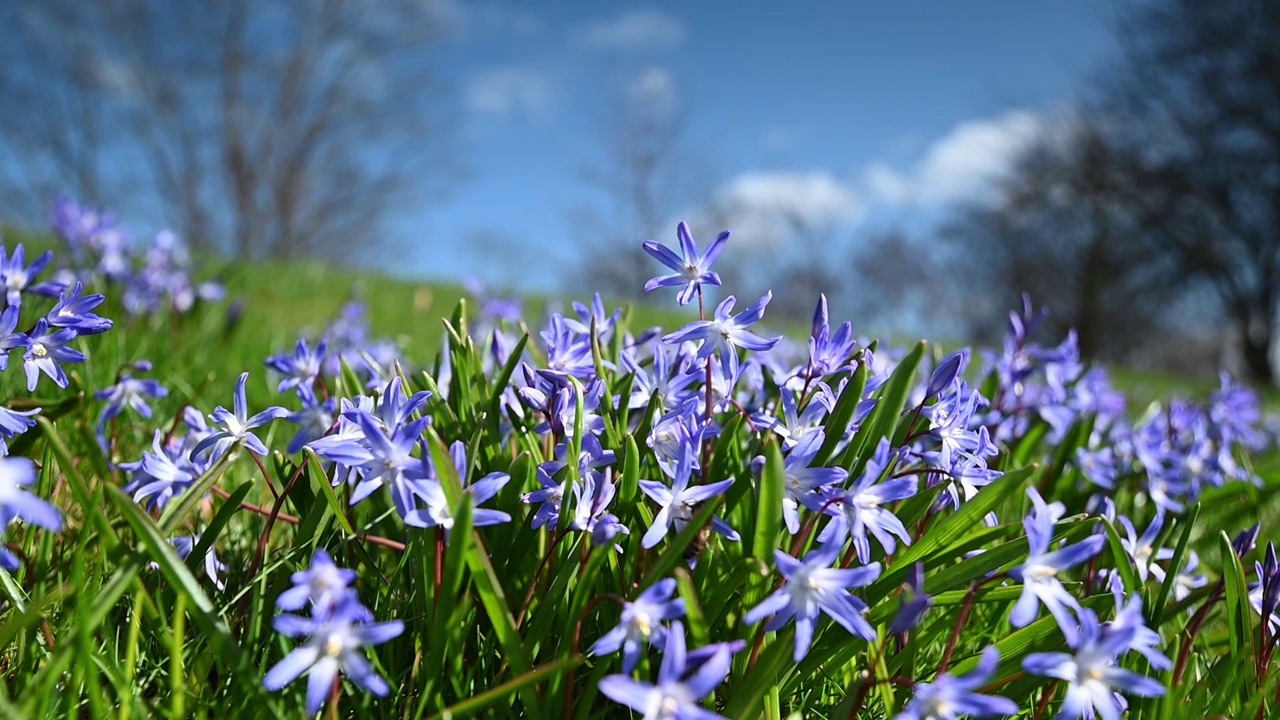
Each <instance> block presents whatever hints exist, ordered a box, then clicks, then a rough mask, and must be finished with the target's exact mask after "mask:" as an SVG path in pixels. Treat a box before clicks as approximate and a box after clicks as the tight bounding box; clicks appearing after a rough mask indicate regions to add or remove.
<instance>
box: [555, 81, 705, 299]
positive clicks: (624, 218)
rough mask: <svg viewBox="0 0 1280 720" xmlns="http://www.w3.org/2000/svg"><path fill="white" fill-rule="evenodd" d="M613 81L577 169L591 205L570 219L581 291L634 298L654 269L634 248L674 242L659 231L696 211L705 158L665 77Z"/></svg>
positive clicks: (670, 235) (574, 211)
mask: <svg viewBox="0 0 1280 720" xmlns="http://www.w3.org/2000/svg"><path fill="white" fill-rule="evenodd" d="M620 77H623V78H625V79H623V80H619V81H614V82H611V83H610V91H609V92H608V94H607V97H606V99H605V104H604V106H603V107H602V108H601V111H600V114H599V116H598V118H597V120H596V123H595V127H596V135H595V138H594V152H593V155H592V157H591V159H590V160H589V161H587V162H585V163H583V165H582V166H581V167H580V168H579V176H580V177H581V179H582V182H583V184H584V185H586V186H587V187H589V188H591V189H592V190H595V191H596V193H595V194H596V199H595V200H594V201H592V202H588V203H584V204H582V205H579V206H577V207H575V208H572V209H571V211H570V215H571V218H572V222H573V224H574V228H575V230H574V232H575V234H576V235H577V236H578V243H579V246H580V247H581V248H582V250H583V253H582V257H583V258H584V260H583V263H584V266H583V270H584V278H585V282H584V283H583V285H584V286H585V287H589V288H592V289H598V290H601V291H602V292H606V293H609V294H612V295H614V296H618V297H639V296H640V295H642V294H643V290H644V281H645V279H646V278H648V277H650V276H651V275H652V274H653V271H654V270H655V269H656V266H655V265H654V263H653V260H652V259H650V258H649V256H648V255H646V254H645V253H644V251H643V250H641V248H640V245H641V243H642V242H643V241H644V240H647V239H658V240H659V241H661V242H668V243H669V242H670V241H673V238H674V234H675V226H674V225H671V226H670V227H667V226H666V225H668V224H670V221H672V220H673V218H674V216H675V213H678V212H680V211H682V210H688V209H690V208H693V207H697V206H698V205H699V204H700V202H701V197H702V195H703V194H704V188H705V187H706V184H707V183H706V175H705V167H706V158H705V157H704V156H702V155H699V154H698V153H697V152H696V151H695V150H693V149H692V148H691V144H690V143H689V140H688V112H689V110H688V108H687V106H686V105H685V104H684V102H683V101H682V100H681V99H680V97H679V93H678V90H677V88H676V87H675V86H674V84H673V83H672V81H671V80H670V77H669V76H667V75H666V74H665V72H664V71H662V70H660V69H658V68H647V69H642V70H639V71H638V72H628V73H625V74H622V75H620ZM709 239H710V238H708V240H709Z"/></svg>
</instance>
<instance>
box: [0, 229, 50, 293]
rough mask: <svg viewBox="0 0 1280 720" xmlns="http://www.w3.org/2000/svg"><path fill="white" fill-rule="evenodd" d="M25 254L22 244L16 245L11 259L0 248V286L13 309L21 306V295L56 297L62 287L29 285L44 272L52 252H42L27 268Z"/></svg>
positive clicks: (42, 284) (38, 284)
mask: <svg viewBox="0 0 1280 720" xmlns="http://www.w3.org/2000/svg"><path fill="white" fill-rule="evenodd" d="M25 253H26V251H25V249H24V248H23V247H22V243H18V246H17V247H16V248H14V250H13V256H12V257H10V256H9V253H8V251H7V250H6V249H5V248H4V247H0V284H3V285H4V289H5V292H6V297H7V299H8V302H9V305H11V306H14V307H16V306H19V305H21V304H22V294H23V293H31V294H33V295H42V296H44V297H58V293H60V292H61V291H62V286H61V285H60V284H58V283H37V284H35V285H32V284H31V281H32V280H34V279H35V278H36V276H37V275H39V274H40V273H42V272H44V269H45V268H46V267H48V265H49V262H50V261H52V260H53V251H52V250H46V251H44V253H42V254H41V255H40V257H38V258H36V259H35V260H33V261H31V265H29V266H28V265H27V264H26V254H25Z"/></svg>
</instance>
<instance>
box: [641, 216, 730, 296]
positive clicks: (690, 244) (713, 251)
mask: <svg viewBox="0 0 1280 720" xmlns="http://www.w3.org/2000/svg"><path fill="white" fill-rule="evenodd" d="M676 237H677V238H678V239H679V240H680V253H681V255H683V257H681V255H676V254H675V252H673V251H672V250H671V249H670V248H668V247H667V246H666V245H659V244H658V243H656V242H654V241H652V240H646V241H645V242H644V251H645V252H647V253H649V255H651V256H652V257H653V258H654V259H655V260H657V261H658V262H660V263H662V264H663V265H666V266H667V267H669V268H671V269H672V270H675V274H674V275H662V276H660V277H656V278H653V279H652V280H650V281H649V282H647V283H645V284H644V289H645V292H652V291H654V290H657V289H658V288H661V287H677V286H683V287H681V288H680V294H679V295H677V296H676V302H678V303H680V304H681V305H688V304H689V301H690V300H692V299H693V294H694V293H695V292H697V291H698V289H699V288H700V287H702V285H704V284H706V285H719V284H720V276H719V275H717V274H716V273H715V272H713V271H712V270H711V264H712V263H714V262H715V261H716V258H717V257H719V256H720V251H721V250H723V249H724V244H725V243H726V242H727V241H728V240H729V231H728V230H725V231H724V232H722V233H720V234H719V235H717V236H716V239H715V240H712V241H711V244H710V245H708V246H707V251H706V252H705V253H699V252H698V244H697V243H696V242H694V240H693V235H691V234H690V233H689V226H688V225H687V224H686V223H684V222H681V223H680V224H678V225H676Z"/></svg>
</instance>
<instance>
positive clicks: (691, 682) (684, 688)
mask: <svg viewBox="0 0 1280 720" xmlns="http://www.w3.org/2000/svg"><path fill="white" fill-rule="evenodd" d="M731 650H732V647H731V646H729V645H728V644H727V643H724V644H721V645H720V646H719V647H717V648H716V650H715V651H714V652H713V653H712V655H711V656H710V657H709V658H707V659H705V660H703V661H702V664H701V665H699V666H698V668H697V669H696V670H693V671H692V672H690V669H689V664H688V655H687V654H686V653H685V642H684V626H683V625H682V624H681V623H680V622H679V621H676V622H673V623H671V630H670V632H668V633H667V641H666V644H665V647H664V648H663V651H662V666H661V667H659V668H658V683H657V684H656V685H650V684H648V683H643V682H639V681H636V680H632V679H631V678H630V677H628V676H626V675H609V676H608V677H605V678H603V679H601V680H600V686H599V687H600V692H602V693H604V695H605V696H606V697H608V698H609V699H610V700H613V701H614V702H616V703H619V704H622V705H626V706H627V707H629V708H631V709H632V710H635V711H636V712H640V713H644V716H645V717H646V718H671V719H672V720H724V717H723V716H721V715H717V714H716V713H713V712H711V711H710V710H707V709H705V708H703V707H702V706H701V705H699V704H698V703H699V701H700V700H702V698H704V697H706V696H707V695H710V694H711V693H712V692H713V691H714V690H715V689H716V687H717V686H719V685H720V683H722V682H724V679H725V677H726V676H727V675H728V674H729V665H730V662H731V661H732V656H733V653H732V652H731Z"/></svg>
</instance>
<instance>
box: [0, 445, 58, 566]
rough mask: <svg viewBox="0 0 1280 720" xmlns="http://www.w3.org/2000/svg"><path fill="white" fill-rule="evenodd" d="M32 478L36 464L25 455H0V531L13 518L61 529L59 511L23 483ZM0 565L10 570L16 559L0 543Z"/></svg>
mask: <svg viewBox="0 0 1280 720" xmlns="http://www.w3.org/2000/svg"><path fill="white" fill-rule="evenodd" d="M35 481H36V466H35V464H34V463H32V462H31V461H30V460H28V459H26V458H11V457H5V458H0V532H2V531H3V529H4V528H5V527H6V526H8V525H9V523H11V522H13V520H14V519H15V518H21V519H22V520H23V521H25V522H28V523H31V524H32V525H35V526H37V527H42V528H44V529H45V530H52V531H54V532H59V531H61V530H62V513H61V512H60V511H59V510H58V509H57V508H56V507H54V506H53V505H50V504H49V503H48V502H45V501H44V500H41V499H40V498H39V497H36V496H35V495H34V494H32V493H31V492H30V491H28V490H27V486H29V485H34V484H35ZM0 567H4V568H5V569H7V570H10V571H14V570H17V568H18V560H17V558H15V557H14V556H13V555H12V554H11V553H9V551H8V550H5V549H4V546H3V545H0Z"/></svg>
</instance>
